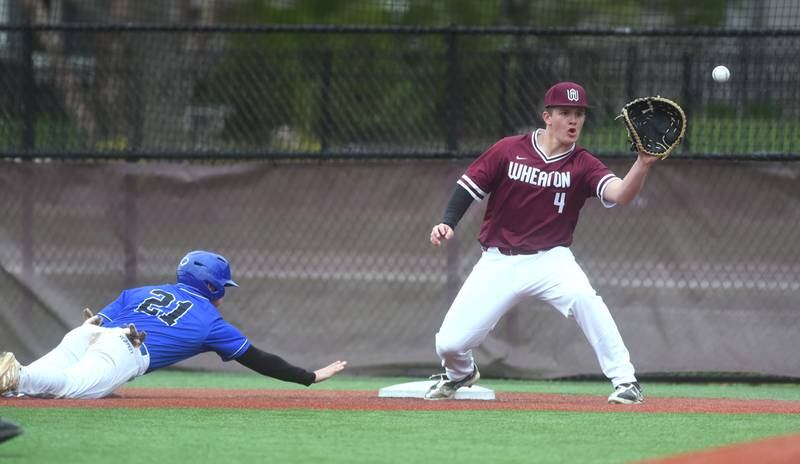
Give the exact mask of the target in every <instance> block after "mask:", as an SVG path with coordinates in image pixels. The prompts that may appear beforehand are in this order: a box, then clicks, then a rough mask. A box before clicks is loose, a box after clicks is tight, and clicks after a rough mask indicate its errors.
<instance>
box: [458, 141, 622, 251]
mask: <svg viewBox="0 0 800 464" xmlns="http://www.w3.org/2000/svg"><path fill="white" fill-rule="evenodd" d="M534 134H535V132H534V133H533V134H524V135H517V136H512V137H506V138H504V139H502V140H500V141H499V142H497V143H495V144H494V145H493V146H492V147H490V148H489V149H488V150H487V151H486V152H485V153H483V154H482V155H481V156H480V157H479V158H478V159H476V160H475V161H474V162H473V163H472V164H471V165H470V166H469V168H467V172H466V173H464V175H463V176H461V179H459V181H458V184H459V185H460V186H461V187H463V188H464V189H466V190H467V192H469V194H470V195H472V197H473V198H474V199H476V200H478V201H481V200H483V199H484V198H485V197H486V196H487V195H489V194H491V195H489V203H488V204H487V205H486V214H485V216H484V218H483V225H482V226H481V232H480V235H479V237H478V241H479V242H480V243H481V245H483V246H485V247H501V248H511V249H513V250H518V251H528V252H530V251H537V250H547V249H550V248H553V247H556V246H560V245H563V246H569V245H570V244H571V243H572V235H573V233H574V232H575V226H576V225H577V223H578V215H579V213H580V210H581V208H582V207H583V205H584V203H585V202H586V199H587V198H589V197H591V196H596V197H598V198H600V200H601V201H603V196H602V195H603V190H604V189H605V187H606V186H607V185H608V183H609V182H610V181H611V180H613V179H616V178H617V176H615V175H614V174H613V173H612V172H611V171H610V170H609V169H608V168H607V167H606V166H605V165H604V164H603V163H602V162H601V161H600V160H598V159H597V158H595V157H594V155H592V154H591V153H589V152H588V151H586V149H584V148H583V147H580V146H578V145H573V146H572V148H571V149H570V150H568V151H566V152H564V153H560V154H554V155H552V157H551V158H546V157H545V155H544V152H543V151H542V150H541V149H540V148H539V146H538V143H537V141H536V137H535V136H534ZM603 205H604V206H605V207H607V208H610V207H612V206H614V204H613V203H607V202H605V201H603Z"/></svg>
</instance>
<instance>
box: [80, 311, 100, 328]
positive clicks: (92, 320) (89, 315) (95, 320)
mask: <svg viewBox="0 0 800 464" xmlns="http://www.w3.org/2000/svg"><path fill="white" fill-rule="evenodd" d="M83 325H103V319H101V318H100V316H98V315H96V314H95V313H93V312H92V310H91V309H89V308H83Z"/></svg>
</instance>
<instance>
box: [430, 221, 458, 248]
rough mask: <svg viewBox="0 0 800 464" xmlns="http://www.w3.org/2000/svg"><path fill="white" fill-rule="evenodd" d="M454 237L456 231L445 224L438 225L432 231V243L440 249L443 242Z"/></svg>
mask: <svg viewBox="0 0 800 464" xmlns="http://www.w3.org/2000/svg"><path fill="white" fill-rule="evenodd" d="M454 235H455V231H453V228H452V227H450V226H448V225H447V224H445V223H439V224H436V225H435V226H433V230H431V243H432V244H433V246H437V247H438V246H439V245H441V244H442V240H450V239H451V238H453V236H454Z"/></svg>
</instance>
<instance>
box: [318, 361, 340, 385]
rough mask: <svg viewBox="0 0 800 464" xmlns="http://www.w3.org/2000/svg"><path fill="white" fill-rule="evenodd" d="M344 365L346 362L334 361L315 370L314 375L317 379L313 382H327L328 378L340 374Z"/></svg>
mask: <svg viewBox="0 0 800 464" xmlns="http://www.w3.org/2000/svg"><path fill="white" fill-rule="evenodd" d="M346 365H347V361H336V362H333V363H331V364H328V365H327V366H325V367H323V368H322V369H317V370H315V371H314V374H315V375H316V376H317V378H316V379H315V380H314V383H320V382H322V381H323V380H328V379H329V378H331V377H333V376H334V375H336V374H338V373H339V372H341V371H342V370H343V369H344V367H345V366H346Z"/></svg>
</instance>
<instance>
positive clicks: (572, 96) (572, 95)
mask: <svg viewBox="0 0 800 464" xmlns="http://www.w3.org/2000/svg"><path fill="white" fill-rule="evenodd" d="M580 99H581V96H580V94H579V93H578V89H567V100H569V101H571V102H576V101H579V100H580Z"/></svg>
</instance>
